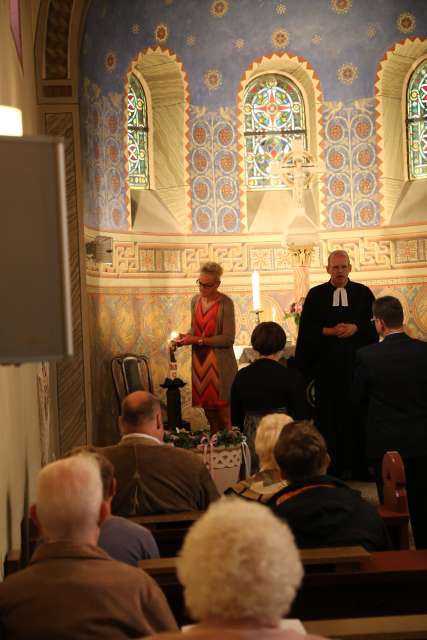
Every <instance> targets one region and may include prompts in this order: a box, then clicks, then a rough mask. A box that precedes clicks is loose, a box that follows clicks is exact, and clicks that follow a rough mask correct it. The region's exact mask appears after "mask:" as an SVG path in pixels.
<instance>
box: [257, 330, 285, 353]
mask: <svg viewBox="0 0 427 640" xmlns="http://www.w3.org/2000/svg"><path fill="white" fill-rule="evenodd" d="M251 344H252V347H253V348H254V349H255V351H258V353H260V354H261V355H262V356H271V355H272V354H273V353H277V352H278V351H281V350H282V349H284V347H285V344H286V333H285V332H284V331H283V329H282V327H281V326H280V324H277V322H260V323H259V324H257V326H256V327H255V329H254V330H253V331H252V335H251Z"/></svg>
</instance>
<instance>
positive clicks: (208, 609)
mask: <svg viewBox="0 0 427 640" xmlns="http://www.w3.org/2000/svg"><path fill="white" fill-rule="evenodd" d="M178 576H179V579H180V581H181V583H182V584H183V585H184V589H185V601H186V604H187V607H188V609H189V611H190V612H191V614H192V616H193V617H194V618H195V619H196V620H206V619H207V618H216V619H219V620H227V621H236V622H237V621H242V620H251V621H255V622H259V623H262V624H266V625H275V624H277V623H278V622H279V620H280V619H281V618H282V616H284V615H286V614H287V613H288V611H289V609H290V607H291V604H292V602H293V600H294V598H295V595H296V592H297V589H298V587H299V585H300V583H301V579H302V576H303V569H302V565H301V561H300V558H299V553H298V550H297V548H296V546H295V542H294V538H293V535H292V533H291V531H290V529H289V527H288V526H287V525H286V524H285V523H284V522H281V521H280V520H279V519H278V518H277V517H276V516H275V515H274V514H273V513H272V512H271V511H270V509H268V507H265V506H264V505H261V504H258V503H252V502H250V501H246V500H242V499H241V498H222V499H221V500H219V501H218V502H216V503H214V504H212V505H211V506H210V507H209V509H208V511H207V512H206V513H205V514H204V515H203V516H202V517H201V518H200V520H198V521H197V522H196V523H195V524H194V525H193V526H192V527H191V529H190V531H189V533H188V535H187V537H186V539H185V542H184V545H183V548H182V550H181V553H180V557H179V559H178Z"/></svg>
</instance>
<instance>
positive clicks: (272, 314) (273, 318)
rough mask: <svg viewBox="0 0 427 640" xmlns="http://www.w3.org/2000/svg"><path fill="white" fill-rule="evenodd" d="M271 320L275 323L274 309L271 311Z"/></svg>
mask: <svg viewBox="0 0 427 640" xmlns="http://www.w3.org/2000/svg"><path fill="white" fill-rule="evenodd" d="M271 319H272V320H273V322H276V307H273V308H272V310H271Z"/></svg>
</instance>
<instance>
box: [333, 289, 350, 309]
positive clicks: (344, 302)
mask: <svg viewBox="0 0 427 640" xmlns="http://www.w3.org/2000/svg"><path fill="white" fill-rule="evenodd" d="M332 306H333V307H348V297H347V291H346V290H345V289H344V287H337V288H336V289H335V291H334V297H333V298H332Z"/></svg>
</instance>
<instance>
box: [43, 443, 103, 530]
mask: <svg viewBox="0 0 427 640" xmlns="http://www.w3.org/2000/svg"><path fill="white" fill-rule="evenodd" d="M101 503H102V482H101V474H100V470H99V464H98V462H97V461H96V460H95V458H94V457H93V456H91V455H76V456H71V457H69V458H65V459H63V460H58V461H57V462H52V463H51V464H48V465H46V466H45V467H44V468H43V469H42V470H41V471H40V473H39V477H38V482H37V498H36V514H37V521H38V523H39V525H40V527H41V534H42V536H43V538H44V540H45V541H46V542H55V541H58V540H76V539H78V540H79V541H82V540H84V538H85V537H87V536H91V535H93V533H94V531H96V530H97V527H98V522H99V518H100V508H101Z"/></svg>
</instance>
